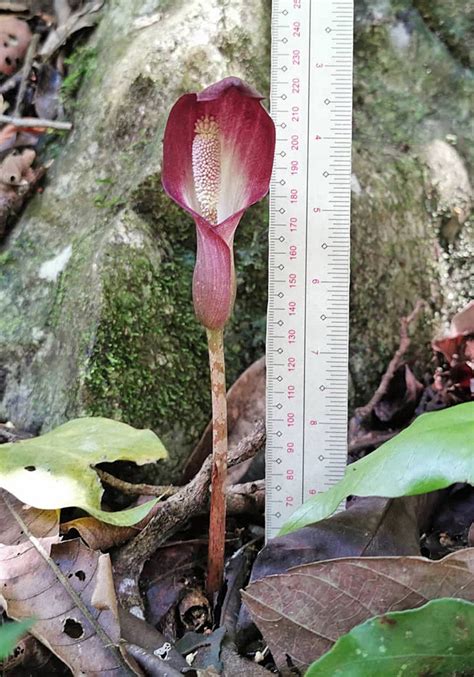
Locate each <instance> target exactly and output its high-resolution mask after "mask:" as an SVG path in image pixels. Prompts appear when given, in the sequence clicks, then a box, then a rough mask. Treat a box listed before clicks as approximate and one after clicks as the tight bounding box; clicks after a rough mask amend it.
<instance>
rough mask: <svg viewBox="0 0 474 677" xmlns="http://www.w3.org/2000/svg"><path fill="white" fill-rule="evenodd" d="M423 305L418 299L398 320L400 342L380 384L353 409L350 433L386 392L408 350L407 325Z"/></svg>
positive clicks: (361, 422) (366, 416) (359, 424)
mask: <svg viewBox="0 0 474 677" xmlns="http://www.w3.org/2000/svg"><path fill="white" fill-rule="evenodd" d="M424 306H425V301H423V300H422V299H418V301H417V302H416V304H415V307H414V308H413V310H412V312H411V313H410V314H409V315H408V316H407V317H402V318H401V320H400V343H399V346H398V349H397V351H396V353H395V355H394V356H393V357H392V359H391V360H390V363H389V365H388V367H387V370H386V372H385V374H384V375H383V376H382V379H381V381H380V384H379V386H378V388H377V390H376V391H375V393H374V394H373V396H372V397H371V399H370V400H369V402H367V404H366V405H364V406H363V407H359V408H358V409H356V411H355V415H354V417H353V418H352V421H351V434H352V435H353V434H354V433H356V432H357V430H358V429H359V428H360V427H361V426H363V424H364V423H366V422H367V421H368V420H369V418H370V416H371V415H372V412H373V411H374V409H375V407H376V406H377V404H378V403H379V402H380V400H381V399H382V398H383V396H384V395H385V394H386V393H387V389H388V386H389V384H390V381H391V380H392V379H393V376H394V374H395V372H396V371H397V369H398V368H399V366H400V365H401V363H402V358H403V356H404V355H405V353H406V351H407V350H408V347H409V345H410V342H411V339H410V337H409V336H408V327H409V326H410V324H411V323H412V322H413V321H414V320H415V319H416V318H417V317H418V315H419V313H420V311H421V309H422V308H423V307H424Z"/></svg>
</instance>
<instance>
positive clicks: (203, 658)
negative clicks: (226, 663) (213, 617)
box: [176, 628, 225, 672]
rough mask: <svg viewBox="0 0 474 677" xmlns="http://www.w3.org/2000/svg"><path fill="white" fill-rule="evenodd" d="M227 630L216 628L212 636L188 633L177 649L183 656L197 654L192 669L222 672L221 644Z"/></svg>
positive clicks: (182, 638) (179, 642) (177, 643)
mask: <svg viewBox="0 0 474 677" xmlns="http://www.w3.org/2000/svg"><path fill="white" fill-rule="evenodd" d="M224 635H225V628H216V630H214V632H211V633H210V634H208V635H207V634H204V635H203V634H201V633H197V632H187V633H186V634H185V635H184V636H183V637H181V639H180V640H179V641H178V642H176V648H177V649H178V651H179V652H180V653H182V654H183V656H187V655H188V654H190V653H194V652H196V655H195V656H194V658H193V661H192V663H191V667H192V668H193V669H195V670H205V669H206V668H210V667H214V668H215V669H216V670H217V671H218V672H221V671H222V663H221V660H220V653H221V644H222V641H223V639H224Z"/></svg>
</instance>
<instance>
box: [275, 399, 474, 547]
mask: <svg viewBox="0 0 474 677" xmlns="http://www.w3.org/2000/svg"><path fill="white" fill-rule="evenodd" d="M473 451H474V402H466V403H464V404H459V405H457V406H455V407H450V408H449V409H444V410H442V411H435V412H432V413H429V414H422V415H421V416H419V417H418V418H417V419H415V421H414V422H413V423H412V424H411V425H410V426H409V427H408V428H406V429H405V430H403V431H402V432H401V433H400V434H399V435H397V436H396V437H393V438H392V439H391V440H389V441H388V442H385V444H382V446H380V447H379V448H378V449H376V450H375V451H374V452H372V453H371V454H370V455H369V456H366V457H365V458H362V459H361V460H360V461H356V462H355V463H352V464H351V465H349V466H348V467H347V469H346V474H345V476H344V477H343V478H342V480H340V481H339V482H338V483H337V484H335V485H334V486H333V487H331V489H329V490H328V491H325V492H324V493H321V494H319V495H317V496H315V497H314V498H312V499H310V500H309V501H306V503H303V505H302V506H300V507H299V508H298V509H297V510H296V511H295V512H294V513H293V514H292V515H291V517H290V519H289V520H288V521H287V522H286V523H285V524H284V525H283V527H282V529H281V531H280V535H281V534H284V533H289V532H290V531H295V530H296V529H299V528H301V527H304V526H306V525H307V524H311V523H312V522H317V521H319V520H321V519H324V518H325V517H328V516H329V515H331V514H332V513H333V512H334V511H335V510H336V509H337V507H338V506H339V505H340V503H341V502H342V501H343V500H344V499H345V498H346V497H347V496H350V495H354V496H386V497H390V498H393V497H396V496H414V495H417V494H423V493H427V492H430V491H436V490H437V489H444V488H445V487H448V486H449V485H450V484H456V482H468V483H470V484H474V463H473V462H472V454H473ZM401 468H402V469H403V472H400V469H401Z"/></svg>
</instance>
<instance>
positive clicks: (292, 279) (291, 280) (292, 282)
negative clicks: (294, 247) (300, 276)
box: [288, 273, 296, 288]
mask: <svg viewBox="0 0 474 677" xmlns="http://www.w3.org/2000/svg"><path fill="white" fill-rule="evenodd" d="M288 286H289V287H290V288H292V287H296V275H295V273H290V274H289V275H288Z"/></svg>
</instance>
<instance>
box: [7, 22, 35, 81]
mask: <svg viewBox="0 0 474 677" xmlns="http://www.w3.org/2000/svg"><path fill="white" fill-rule="evenodd" d="M30 42H31V31H30V27H29V26H28V24H27V23H26V21H23V20H22V19H17V18H16V17H14V16H1V17H0V73H3V74H4V75H11V74H12V73H14V72H15V71H17V70H18V69H19V68H20V66H21V62H22V61H23V58H24V56H25V54H26V50H27V49H28V45H29V44H30Z"/></svg>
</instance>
